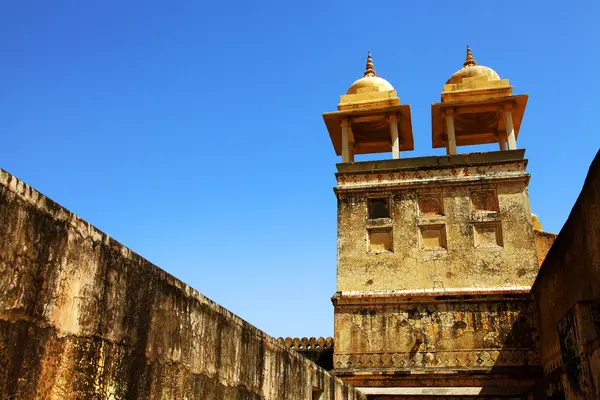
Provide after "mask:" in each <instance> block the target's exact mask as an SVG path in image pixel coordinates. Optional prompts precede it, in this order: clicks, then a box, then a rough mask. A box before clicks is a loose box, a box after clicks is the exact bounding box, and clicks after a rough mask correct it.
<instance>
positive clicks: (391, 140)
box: [323, 52, 414, 162]
mask: <svg viewBox="0 0 600 400" xmlns="http://www.w3.org/2000/svg"><path fill="white" fill-rule="evenodd" d="M337 109H338V111H337V112H330V113H325V114H323V119H324V120H325V124H326V125H327V130H328V131H329V135H330V136H331V141H332V143H333V147H334V148H335V151H336V153H337V154H338V155H341V156H342V162H353V161H354V155H355V154H371V153H386V152H391V153H392V158H399V157H400V151H406V150H413V149H414V143H413V135H412V123H411V119H410V106H409V105H401V104H400V98H399V97H398V95H397V94H396V91H395V90H394V87H393V86H392V85H391V84H390V83H389V82H388V81H386V80H385V79H383V78H382V77H379V76H377V73H376V72H375V67H374V65H373V58H372V57H371V52H369V53H368V55H367V65H366V68H365V72H364V74H363V76H362V77H361V78H360V79H357V80H356V81H355V82H354V83H352V85H350V87H349V88H348V90H347V91H346V94H343V95H341V96H340V102H339V104H338V106H337Z"/></svg>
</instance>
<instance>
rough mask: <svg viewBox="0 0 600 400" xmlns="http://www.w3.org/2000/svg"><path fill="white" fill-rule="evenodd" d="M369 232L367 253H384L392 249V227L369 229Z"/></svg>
mask: <svg viewBox="0 0 600 400" xmlns="http://www.w3.org/2000/svg"><path fill="white" fill-rule="evenodd" d="M367 232H368V233H369V253H385V252H391V251H393V247H392V229H391V228H385V229H370V230H368V231H367Z"/></svg>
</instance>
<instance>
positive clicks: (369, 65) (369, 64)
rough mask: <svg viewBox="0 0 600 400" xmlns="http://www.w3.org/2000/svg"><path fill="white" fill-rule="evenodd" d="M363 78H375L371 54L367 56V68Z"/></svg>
mask: <svg viewBox="0 0 600 400" xmlns="http://www.w3.org/2000/svg"><path fill="white" fill-rule="evenodd" d="M363 76H377V75H376V73H375V69H374V67H373V58H371V52H370V51H369V53H368V54H367V68H366V70H365V74H364V75H363Z"/></svg>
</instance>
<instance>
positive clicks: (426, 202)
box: [419, 193, 443, 215]
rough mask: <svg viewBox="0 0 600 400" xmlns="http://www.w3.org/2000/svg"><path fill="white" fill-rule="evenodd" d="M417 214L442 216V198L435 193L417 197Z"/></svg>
mask: <svg viewBox="0 0 600 400" xmlns="http://www.w3.org/2000/svg"><path fill="white" fill-rule="evenodd" d="M419 214H421V215H442V214H443V212H442V198H441V196H440V195H439V194H437V193H429V194H422V195H419Z"/></svg>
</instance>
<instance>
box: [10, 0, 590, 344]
mask: <svg viewBox="0 0 600 400" xmlns="http://www.w3.org/2000/svg"><path fill="white" fill-rule="evenodd" d="M450 4H451V6H450ZM598 21H600V2H598V1H575V2H567V1H544V2H541V1H540V2H533V1H531V2H525V1H503V2H491V1H460V2H451V3H449V2H445V1H444V2H442V1H439V2H425V1H412V2H404V1H389V2H367V1H362V2H351V1H337V2H333V1H332V2H326V1H318V2H316V1H302V2H285V1H273V2H261V1H254V2H237V3H236V2H220V1H160V2H159V1H149V0H144V1H112V0H111V1H81V0H77V1H60V0H55V1H52V2H42V1H35V2H34V1H27V0H20V1H5V2H3V4H2V5H1V6H0V57H1V59H2V62H1V63H0V81H1V82H2V87H1V89H0V132H1V133H2V145H3V146H2V147H3V150H4V151H2V156H1V158H0V167H1V168H3V169H5V170H7V171H9V172H11V173H12V174H14V175H16V176H17V177H19V178H21V179H23V180H24V181H25V182H27V183H29V184H30V185H32V186H33V187H35V188H36V189H38V190H40V191H41V192H42V193H44V194H46V195H48V196H49V197H51V198H52V199H54V200H55V201H57V202H58V203H60V204H62V205H63V206H65V207H67V208H68V209H70V210H72V211H73V212H75V213H77V214H78V215H80V216H81V217H83V218H85V219H86V220H88V221H90V222H91V223H93V224H94V225H96V226H97V227H98V228H100V229H102V230H103V231H105V232H106V233H107V234H109V235H110V236H112V237H114V238H116V239H117V240H119V241H120V242H122V243H123V244H125V245H127V246H129V247H130V248H131V249H133V250H134V251H136V252H138V253H140V254H141V255H143V256H144V257H146V258H147V259H149V260H150V261H152V262H154V263H155V264H157V265H159V266H161V267H162V268H164V269H165V270H167V271H169V272H170V273H172V274H173V275H175V276H177V277H178V278H180V279H182V280H183V281H185V282H186V283H188V284H190V285H191V286H193V287H194V288H196V289H198V290H199V291H201V292H202V293H204V294H205V295H207V296H209V297H211V298H212V299H214V300H215V301H217V302H219V303H221V304H222V305H224V306H225V307H227V308H229V309H230V310H232V311H233V312H235V313H236V314H238V315H240V316H241V317H243V318H245V319H247V320H248V321H250V322H251V323H253V324H255V325H256V326H257V327H259V328H261V329H263V330H265V331H266V332H268V333H270V334H272V335H274V336H280V335H281V336H288V335H289V336H320V335H323V336H325V335H331V334H332V333H333V308H332V306H331V303H330V300H329V298H330V297H331V295H333V293H334V292H335V269H336V200H335V196H334V194H333V192H332V187H333V186H334V184H335V180H334V175H333V173H334V171H335V163H336V162H339V159H338V158H337V157H336V156H335V154H334V151H333V148H332V145H331V142H330V140H329V136H328V134H327V131H326V129H325V126H324V124H323V120H322V117H321V114H322V113H323V112H326V111H334V110H335V108H336V104H337V102H338V100H339V95H340V94H343V93H344V92H345V91H346V89H347V87H348V86H349V85H350V84H351V83H352V82H353V81H354V80H355V79H357V78H358V77H360V76H361V74H362V73H363V71H364V64H365V57H366V53H367V50H371V51H372V52H373V57H374V61H375V69H376V70H377V72H378V74H379V75H381V76H383V77H384V78H386V79H388V80H389V81H390V82H391V83H392V84H393V85H394V86H395V88H396V89H397V90H398V93H399V96H400V99H401V101H402V102H403V103H408V104H410V105H411V108H412V120H413V129H414V135H415V146H416V150H415V151H413V152H411V153H403V154H402V156H403V157H416V156H424V155H434V154H442V153H443V151H442V150H440V149H438V150H432V149H431V123H430V119H431V111H430V105H431V103H432V102H436V101H439V96H440V92H441V89H442V86H443V84H444V82H445V81H446V79H447V78H448V76H449V75H451V74H452V73H453V72H454V71H455V70H457V69H458V68H459V67H460V66H461V64H462V62H463V60H464V52H465V45H467V44H470V45H471V48H472V49H473V53H474V56H475V59H476V60H477V61H478V63H480V64H483V65H487V66H489V67H492V68H494V69H495V70H496V71H497V72H498V73H499V74H500V75H501V77H503V78H508V79H510V81H511V84H512V85H513V86H514V88H515V89H514V91H515V93H528V94H529V95H530V99H529V103H528V106H527V110H526V113H525V118H524V122H523V126H522V129H521V133H520V136H519V141H518V146H519V147H524V148H526V149H527V152H526V156H527V158H528V159H529V167H528V170H529V172H530V173H531V175H532V178H531V184H530V196H531V203H532V209H533V211H534V212H535V213H537V214H538V215H539V216H540V219H541V221H542V222H543V223H544V227H545V228H546V229H547V230H550V231H554V232H557V231H558V230H559V229H560V227H561V226H562V224H563V222H564V221H565V219H566V217H567V215H568V213H569V211H570V209H571V207H572V205H573V203H574V201H575V199H576V197H577V195H578V193H579V191H580V189H581V185H582V183H583V179H584V177H585V174H586V171H587V168H588V166H589V163H590V162H591V160H592V157H593V156H594V154H595V152H596V151H597V150H598V147H599V145H600V138H599V135H600V130H599V129H598V117H597V116H598V115H599V113H600V103H599V102H598V96H599V94H600V83H599V82H600V78H599V76H598V65H599V64H600V56H599V47H600V46H599V45H598V43H599V42H600V41H599V39H600V33H599V30H600V24H599V23H598ZM494 148H495V147H494ZM480 150H485V148H480ZM459 151H460V149H459ZM384 157H388V156H387V155H384Z"/></svg>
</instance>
